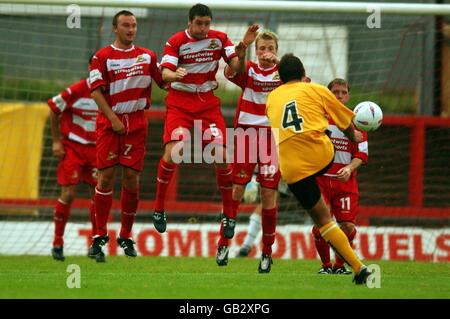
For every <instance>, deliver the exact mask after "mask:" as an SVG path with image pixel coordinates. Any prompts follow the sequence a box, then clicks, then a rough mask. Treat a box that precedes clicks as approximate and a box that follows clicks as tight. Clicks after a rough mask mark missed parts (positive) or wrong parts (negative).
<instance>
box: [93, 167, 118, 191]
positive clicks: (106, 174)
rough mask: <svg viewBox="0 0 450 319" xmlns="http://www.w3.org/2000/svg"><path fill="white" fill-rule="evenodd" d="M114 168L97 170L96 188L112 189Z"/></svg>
mask: <svg viewBox="0 0 450 319" xmlns="http://www.w3.org/2000/svg"><path fill="white" fill-rule="evenodd" d="M114 172H115V171H114V170H109V169H105V170H102V171H100V172H99V174H98V179H97V188H99V189H101V190H108V189H112V187H113V186H114V185H113V184H114Z"/></svg>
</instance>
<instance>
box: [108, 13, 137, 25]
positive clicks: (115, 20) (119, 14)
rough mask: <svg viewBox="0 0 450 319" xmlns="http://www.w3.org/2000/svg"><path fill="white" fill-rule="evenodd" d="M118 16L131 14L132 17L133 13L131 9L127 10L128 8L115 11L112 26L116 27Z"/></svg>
mask: <svg viewBox="0 0 450 319" xmlns="http://www.w3.org/2000/svg"><path fill="white" fill-rule="evenodd" d="M120 16H127V17H129V16H133V17H134V14H133V13H132V12H131V11H128V10H122V11H119V12H117V13H116V14H115V15H114V18H113V21H112V25H113V26H114V27H116V28H117V23H118V21H119V17H120Z"/></svg>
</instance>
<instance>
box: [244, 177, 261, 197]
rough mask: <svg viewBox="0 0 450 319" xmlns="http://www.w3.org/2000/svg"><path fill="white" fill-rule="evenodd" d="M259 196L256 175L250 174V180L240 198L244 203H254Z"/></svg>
mask: <svg viewBox="0 0 450 319" xmlns="http://www.w3.org/2000/svg"><path fill="white" fill-rule="evenodd" d="M258 198H259V183H258V182H257V181H256V175H253V176H252V179H251V181H250V182H248V184H247V186H246V187H245V193H244V196H243V198H242V200H243V202H244V203H247V204H252V203H256V202H257V201H258Z"/></svg>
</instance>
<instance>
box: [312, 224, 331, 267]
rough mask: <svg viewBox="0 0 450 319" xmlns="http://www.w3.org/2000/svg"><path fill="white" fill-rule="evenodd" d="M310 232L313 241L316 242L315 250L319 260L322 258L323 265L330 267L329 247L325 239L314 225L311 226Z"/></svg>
mask: <svg viewBox="0 0 450 319" xmlns="http://www.w3.org/2000/svg"><path fill="white" fill-rule="evenodd" d="M312 233H313V235H314V243H315V244H316V250H317V252H318V253H319V256H320V260H322V266H323V267H331V260H330V247H329V246H328V243H327V242H326V241H325V239H323V238H322V236H321V235H320V231H319V228H317V226H315V225H314V227H313V228H312Z"/></svg>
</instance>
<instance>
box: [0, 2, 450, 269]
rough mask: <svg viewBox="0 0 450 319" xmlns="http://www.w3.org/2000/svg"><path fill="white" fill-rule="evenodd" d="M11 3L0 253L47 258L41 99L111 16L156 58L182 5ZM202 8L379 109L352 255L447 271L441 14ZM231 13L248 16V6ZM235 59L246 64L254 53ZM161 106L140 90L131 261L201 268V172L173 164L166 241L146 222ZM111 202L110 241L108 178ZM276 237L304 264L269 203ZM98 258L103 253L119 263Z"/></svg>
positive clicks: (3, 81)
mask: <svg viewBox="0 0 450 319" xmlns="http://www.w3.org/2000/svg"><path fill="white" fill-rule="evenodd" d="M21 2H22V3H23V2H27V1H11V2H8V1H4V0H1V1H0V33H1V34H2V36H1V37H0V130H1V136H2V142H1V143H0V238H1V241H2V243H3V245H2V248H0V254H5V255H21V254H36V255H48V254H49V251H50V248H51V242H52V239H53V230H54V228H53V227H54V226H53V207H54V205H55V203H56V200H57V198H58V196H59V195H60V187H59V186H58V184H57V180H56V168H57V165H58V159H57V158H55V157H54V156H52V135H51V130H50V119H49V112H50V109H49V107H48V106H47V104H46V101H47V99H49V98H50V97H52V96H55V95H57V94H58V93H59V92H61V91H62V90H63V89H65V88H66V87H67V86H69V85H70V84H72V83H74V82H76V81H78V80H80V79H81V78H85V77H87V76H88V59H89V56H90V55H91V54H92V53H95V52H96V51H97V50H98V49H99V48H102V47H104V46H106V45H108V44H110V43H112V41H113V39H114V35H113V33H112V17H113V16H114V14H115V13H116V12H118V11H119V10H121V9H129V10H131V11H132V12H133V13H134V14H135V16H136V18H137V21H138V33H137V39H136V43H137V44H138V45H140V46H142V47H147V48H149V49H151V50H153V51H154V52H156V53H157V56H158V59H159V60H160V59H161V56H162V50H163V47H164V44H165V42H166V41H167V39H168V38H169V37H170V36H171V35H172V34H174V33H175V32H177V31H180V30H183V29H185V28H186V25H187V21H188V16H187V12H188V8H189V6H187V5H186V4H184V5H181V4H180V6H179V7H176V6H171V7H170V8H169V6H168V5H167V6H166V7H164V6H162V5H161V2H160V1H155V3H157V4H159V5H158V6H156V5H155V6H153V4H152V3H153V2H151V1H148V4H146V5H145V6H144V5H142V4H141V5H139V6H138V5H137V4H136V3H139V1H134V2H133V1H131V2H130V3H133V4H134V5H135V6H136V7H133V6H128V5H127V3H128V1H121V3H122V4H123V7H117V6H116V7H112V6H109V5H108V6H102V5H100V4H98V5H95V4H96V1H91V3H90V5H89V6H80V7H78V6H76V5H75V6H74V5H70V6H69V3H68V2H67V3H66V2H64V1H53V2H54V3H55V4H50V3H52V1H42V2H40V1H33V4H20V3H21ZM414 2H416V1H409V3H410V4H411V3H414ZM28 3H30V1H28ZM57 3H59V4H57ZM61 3H62V5H61ZM85 3H87V2H85ZM98 3H100V2H98ZM101 3H104V2H101ZM168 3H170V1H168ZM210 3H211V9H212V11H213V26H212V28H213V29H217V30H221V31H224V32H226V33H227V34H228V35H229V37H230V38H231V40H232V41H233V42H234V43H237V42H238V41H239V40H240V39H241V38H242V36H243V35H244V33H245V31H246V29H247V27H248V26H249V25H250V24H252V23H258V24H259V25H260V26H261V29H269V30H272V31H274V32H276V33H277V35H278V36H279V52H278V53H279V56H282V55H283V54H284V53H288V52H292V53H294V54H295V55H297V56H299V57H301V59H302V62H303V63H304V65H305V68H306V72H307V75H308V76H309V77H310V78H311V79H312V81H313V82H317V83H320V84H323V85H327V84H328V83H329V82H330V81H331V80H332V79H334V78H336V77H340V78H344V79H347V80H348V82H349V84H350V88H351V91H350V95H351V99H350V102H349V106H350V107H354V106H355V105H356V104H358V103H359V102H362V101H374V102H376V103H377V104H378V105H380V106H381V108H382V109H383V112H384V116H385V119H384V122H383V125H382V126H381V128H380V129H378V130H377V131H376V132H370V133H369V135H368V138H369V162H368V164H367V165H366V166H364V167H361V168H360V169H359V171H358V182H359V190H360V201H359V205H360V207H359V211H358V219H357V223H358V227H360V228H358V229H359V232H358V235H357V238H356V249H357V252H358V253H359V255H360V256H362V257H363V258H367V259H391V260H425V261H449V260H450V229H449V225H450V179H449V178H448V176H450V166H449V165H448V162H449V159H450V119H449V118H448V115H449V112H450V102H449V101H450V96H449V92H450V91H449V82H450V81H449V74H450V44H449V43H450V42H449V41H450V31H449V30H450V19H449V17H450V16H449V15H448V11H449V10H448V6H446V10H447V11H444V13H445V12H446V13H445V14H447V15H444V16H436V15H433V14H429V13H426V12H421V11H420V9H421V5H419V3H423V1H417V4H418V5H417V6H416V7H417V11H416V13H412V12H407V13H408V14H405V12H403V13H401V12H400V13H398V14H393V13H384V11H383V9H381V11H380V8H381V7H377V6H376V5H377V4H374V6H373V7H370V8H367V10H364V11H361V10H360V11H358V12H351V10H350V9H348V10H347V11H348V12H344V9H343V8H344V7H345V5H346V4H347V5H348V3H342V4H341V6H339V5H338V7H337V8H334V9H330V8H329V7H327V4H326V3H323V6H324V7H323V11H322V12H321V13H320V12H318V10H317V9H315V10H314V9H310V10H306V9H295V10H293V9H284V10H283V9H281V8H280V7H278V6H277V3H276V2H275V1H270V2H268V3H270V4H269V5H266V6H265V7H264V8H261V7H260V6H261V1H258V2H254V3H255V6H254V10H251V9H250V10H249V9H239V8H238V5H236V4H235V3H234V1H229V2H228V3H229V4H230V6H229V8H227V7H226V4H224V2H221V1H218V2H217V3H218V7H215V6H214V3H213V2H210ZM240 3H241V4H242V5H250V6H251V3H252V1H241V2H240ZM280 3H281V2H280ZM293 3H295V2H293ZM193 4H194V3H193ZM208 4H209V3H208ZM116 5H117V4H116ZM280 5H281V4H280ZM351 5H358V3H350V7H351ZM331 11H334V12H331ZM248 56H249V58H250V59H252V60H255V54H254V48H253V46H252V48H250V49H249V55H248ZM223 67H224V65H223V64H222V65H221V69H220V70H219V72H218V75H217V79H218V81H219V88H218V89H217V91H216V95H218V96H219V97H220V98H221V103H222V111H223V114H224V116H225V119H226V122H227V124H228V126H229V127H231V126H232V123H233V116H234V113H235V107H236V105H237V101H238V97H239V94H240V93H241V92H240V89H238V88H237V87H236V86H235V85H234V84H232V83H231V82H228V81H227V80H226V79H225V78H224V76H223V71H222V70H223ZM165 94H166V93H165V92H164V91H161V90H159V89H158V88H156V87H155V88H153V96H152V100H153V106H152V108H151V110H150V111H149V112H148V113H147V116H148V118H149V136H148V141H147V143H148V144H147V154H146V157H145V164H144V169H143V172H142V175H141V185H140V199H141V202H140V205H139V210H138V214H137V220H136V225H135V227H134V228H133V233H134V237H135V240H136V241H137V244H138V250H139V253H140V254H142V255H152V256H159V255H162V256H212V255H214V254H215V249H216V247H215V243H216V240H217V233H218V229H219V223H218V218H219V215H220V213H221V200H220V192H219V191H218V189H217V186H216V178H215V172H214V169H213V167H212V166H211V165H207V164H182V165H180V167H179V169H178V170H177V172H176V174H175V176H174V179H173V180H172V183H171V185H170V188H169V194H168V200H167V205H166V206H167V213H168V215H169V217H170V223H169V226H168V229H169V231H168V232H167V233H165V234H163V235H161V234H159V233H157V232H156V231H155V230H154V228H153V225H152V223H151V219H150V216H151V213H152V212H153V208H154V199H155V191H156V173H157V165H158V161H159V158H160V156H161V154H162V151H163V144H162V132H163V125H164V122H163V120H164V112H165V107H164V97H165ZM114 196H115V197H114V199H115V200H114V204H113V210H112V216H113V218H112V220H111V224H110V229H111V232H112V233H111V234H112V236H114V235H115V234H116V233H117V231H118V229H119V222H120V203H119V196H120V178H118V179H117V183H116V186H115V189H114ZM88 205H89V196H88V189H87V187H86V186H85V185H82V184H80V185H79V187H78V192H77V199H76V201H75V202H74V203H73V205H72V212H71V216H70V219H69V223H68V225H67V227H66V236H65V243H66V244H65V252H66V254H73V255H77V254H78V255H84V254H86V252H87V247H88V242H89V235H90V232H89V229H90V225H89V217H88V211H89V209H88ZM254 207H255V203H250V204H243V205H242V206H241V210H240V212H239V214H238V219H237V220H238V226H237V233H236V236H235V238H234V239H233V241H232V247H233V249H237V247H238V246H239V245H240V244H241V243H242V241H243V238H244V236H245V233H246V225H247V221H248V217H249V214H250V213H251V212H252V210H253V209H254ZM278 225H279V227H278V234H277V240H276V243H275V247H276V248H274V251H275V256H276V257H280V258H316V253H315V250H314V241H313V239H312V237H311V235H310V229H311V225H312V224H311V220H310V218H309V217H308V216H307V214H306V212H305V211H304V210H303V209H302V208H300V207H299V205H298V204H297V202H296V200H295V199H294V198H293V197H292V196H291V195H289V194H287V195H283V196H282V197H281V199H280V203H279V217H278ZM110 246H111V247H110V248H109V249H110V250H109V252H108V253H109V254H118V253H120V252H118V251H117V247H114V245H112V244H111V245H110Z"/></svg>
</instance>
